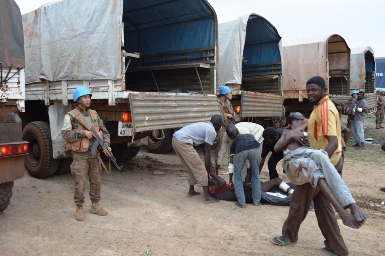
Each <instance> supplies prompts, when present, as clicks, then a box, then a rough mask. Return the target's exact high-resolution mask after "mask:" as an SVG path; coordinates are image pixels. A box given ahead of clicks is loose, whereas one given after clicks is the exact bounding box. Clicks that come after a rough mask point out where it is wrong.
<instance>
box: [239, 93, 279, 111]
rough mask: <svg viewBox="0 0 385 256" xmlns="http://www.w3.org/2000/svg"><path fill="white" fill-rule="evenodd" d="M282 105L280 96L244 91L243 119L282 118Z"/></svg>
mask: <svg viewBox="0 0 385 256" xmlns="http://www.w3.org/2000/svg"><path fill="white" fill-rule="evenodd" d="M282 105H283V97H282V96H280V95H277V94H270V93H260V92H248V91H242V109H241V111H242V113H241V115H242V117H280V116H282Z"/></svg>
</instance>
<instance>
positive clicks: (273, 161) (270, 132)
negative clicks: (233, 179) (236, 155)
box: [259, 127, 283, 180]
mask: <svg viewBox="0 0 385 256" xmlns="http://www.w3.org/2000/svg"><path fill="white" fill-rule="evenodd" d="M282 132H283V129H281V128H279V129H274V128H273V127H267V128H266V129H265V130H264V131H263V134H262V136H263V144H262V153H261V163H260V164H259V171H261V170H262V168H263V166H264V164H265V159H266V157H267V155H268V154H269V153H270V152H271V155H270V158H269V161H268V162H267V167H268V169H269V176H270V179H271V180H272V179H274V178H277V177H279V175H278V171H277V164H278V162H279V161H281V160H282V157H283V153H282V151H279V152H275V151H274V146H275V143H277V141H278V140H279V138H281V135H282Z"/></svg>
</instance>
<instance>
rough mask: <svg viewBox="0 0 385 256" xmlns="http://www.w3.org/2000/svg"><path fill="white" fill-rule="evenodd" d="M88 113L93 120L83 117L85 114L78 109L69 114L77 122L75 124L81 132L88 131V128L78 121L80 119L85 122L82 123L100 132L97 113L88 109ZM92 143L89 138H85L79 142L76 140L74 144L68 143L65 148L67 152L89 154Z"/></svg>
mask: <svg viewBox="0 0 385 256" xmlns="http://www.w3.org/2000/svg"><path fill="white" fill-rule="evenodd" d="M88 111H89V113H90V117H91V119H89V118H85V117H84V116H83V114H82V113H81V112H80V111H79V110H77V109H73V110H71V111H70V112H68V114H69V115H70V116H71V117H72V118H73V119H74V120H75V122H76V123H77V125H78V129H79V130H86V131H88V128H87V127H84V126H82V125H81V123H80V122H79V121H78V120H79V119H81V121H83V122H82V123H86V124H88V125H89V126H90V127H92V126H93V127H94V128H95V130H96V131H99V124H98V121H97V116H96V113H95V112H94V111H93V110H91V109H88ZM92 141H93V139H92ZM92 143H93V142H92ZM92 143H90V139H88V138H87V137H84V138H80V139H79V140H76V141H73V142H67V143H66V145H65V147H66V149H67V150H71V151H73V152H87V151H88V149H89V147H90V144H91V145H92Z"/></svg>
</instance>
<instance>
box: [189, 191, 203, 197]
mask: <svg viewBox="0 0 385 256" xmlns="http://www.w3.org/2000/svg"><path fill="white" fill-rule="evenodd" d="M200 194H201V193H199V192H196V191H192V192H188V193H187V196H188V197H192V196H197V195H200Z"/></svg>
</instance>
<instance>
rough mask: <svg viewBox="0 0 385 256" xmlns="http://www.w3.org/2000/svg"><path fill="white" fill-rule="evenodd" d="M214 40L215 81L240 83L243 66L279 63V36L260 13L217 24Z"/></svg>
mask: <svg viewBox="0 0 385 256" xmlns="http://www.w3.org/2000/svg"><path fill="white" fill-rule="evenodd" d="M218 41H219V71H218V73H219V84H232V83H234V84H242V68H245V67H247V66H252V65H257V64H272V63H281V37H280V35H279V34H278V31H277V29H276V28H275V27H274V26H273V25H272V24H271V23H270V22H269V21H268V20H266V19H265V18H263V17H262V16H260V15H257V14H254V13H251V14H245V15H242V16H241V17H239V18H238V19H236V20H234V21H230V22H226V23H222V24H219V32H218ZM263 72H264V71H262V73H263ZM265 72H268V71H265Z"/></svg>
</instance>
